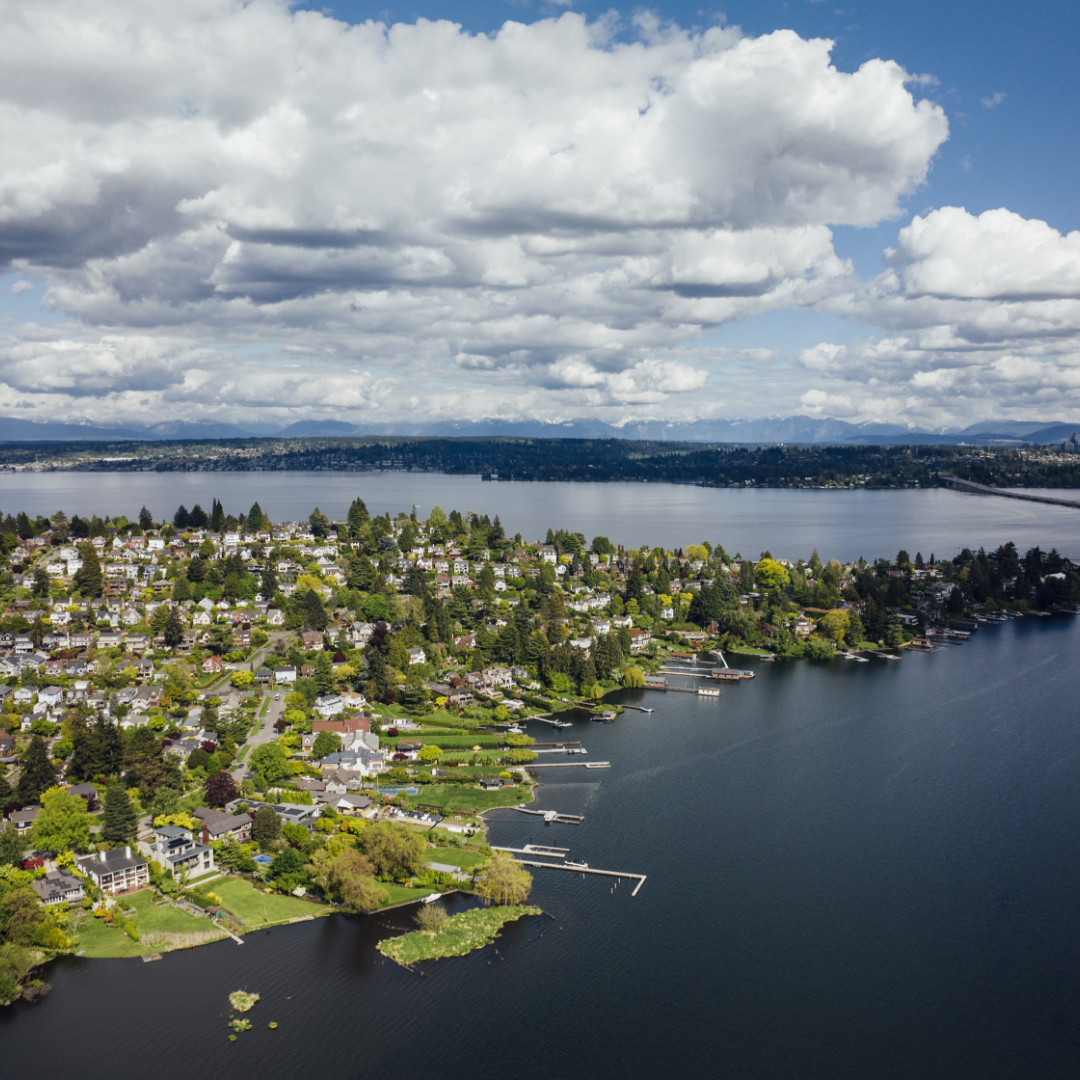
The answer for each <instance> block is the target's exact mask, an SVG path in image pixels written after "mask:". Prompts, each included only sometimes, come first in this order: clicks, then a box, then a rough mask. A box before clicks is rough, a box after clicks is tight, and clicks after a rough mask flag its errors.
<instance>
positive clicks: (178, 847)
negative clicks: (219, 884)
mask: <svg viewBox="0 0 1080 1080" xmlns="http://www.w3.org/2000/svg"><path fill="white" fill-rule="evenodd" d="M139 850H140V851H141V852H142V853H143V854H144V855H146V856H147V857H148V858H151V859H153V860H154V862H159V863H161V865H162V866H164V867H165V868H166V869H167V870H172V871H173V873H174V874H175V875H176V876H177V877H179V876H180V875H181V874H183V873H185V872H186V873H188V874H190V875H191V876H197V875H201V874H208V873H209V872H210V871H211V870H213V869H214V850H213V848H211V847H208V846H207V845H206V844H200V843H198V842H197V841H196V840H195V836H194V834H193V833H192V831H191V829H185V828H182V827H181V826H179V825H162V826H160V827H159V828H155V829H154V839H153V841H152V842H147V841H143V842H142V843H140V844H139Z"/></svg>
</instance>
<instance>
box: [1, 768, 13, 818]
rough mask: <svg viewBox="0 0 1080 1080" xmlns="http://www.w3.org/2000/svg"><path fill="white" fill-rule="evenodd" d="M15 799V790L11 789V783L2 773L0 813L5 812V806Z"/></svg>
mask: <svg viewBox="0 0 1080 1080" xmlns="http://www.w3.org/2000/svg"><path fill="white" fill-rule="evenodd" d="M14 801H15V792H14V791H12V790H11V785H10V784H9V783H8V782H7V777H5V776H4V775H3V774H2V773H0V814H3V812H4V808H5V807H6V806H7V805H8V803H11V802H14Z"/></svg>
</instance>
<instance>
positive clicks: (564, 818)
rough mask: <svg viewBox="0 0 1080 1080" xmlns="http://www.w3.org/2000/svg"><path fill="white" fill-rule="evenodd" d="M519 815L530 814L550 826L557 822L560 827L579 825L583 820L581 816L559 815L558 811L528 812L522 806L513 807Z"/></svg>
mask: <svg viewBox="0 0 1080 1080" xmlns="http://www.w3.org/2000/svg"><path fill="white" fill-rule="evenodd" d="M513 809H514V810H516V811H517V812H518V813H519V814H532V815H533V816H534V817H542V818H543V819H544V821H545V822H547V823H548V824H550V823H551V822H553V821H557V822H558V823H559V824H560V825H580V824H581V823H582V822H583V821H584V820H585V818H584V817H582V816H581V814H560V813H559V812H558V810H529V809H528V808H526V807H524V806H515V807H513Z"/></svg>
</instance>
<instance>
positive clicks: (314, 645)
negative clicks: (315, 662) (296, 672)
mask: <svg viewBox="0 0 1080 1080" xmlns="http://www.w3.org/2000/svg"><path fill="white" fill-rule="evenodd" d="M300 640H301V641H302V642H303V648H304V652H312V651H314V650H316V649H321V648H322V645H323V636H322V634H320V633H319V631H318V630H305V631H304V632H303V633H302V634H301V635H300Z"/></svg>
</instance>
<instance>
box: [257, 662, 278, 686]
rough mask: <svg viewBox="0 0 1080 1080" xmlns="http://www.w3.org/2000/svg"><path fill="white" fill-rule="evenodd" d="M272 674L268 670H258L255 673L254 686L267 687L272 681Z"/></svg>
mask: <svg viewBox="0 0 1080 1080" xmlns="http://www.w3.org/2000/svg"><path fill="white" fill-rule="evenodd" d="M273 678H274V673H273V672H272V671H271V670H270V669H269V668H266V667H264V668H259V670H258V671H256V672H255V685H256V686H269V685H270V683H271V682H272V681H273Z"/></svg>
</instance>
